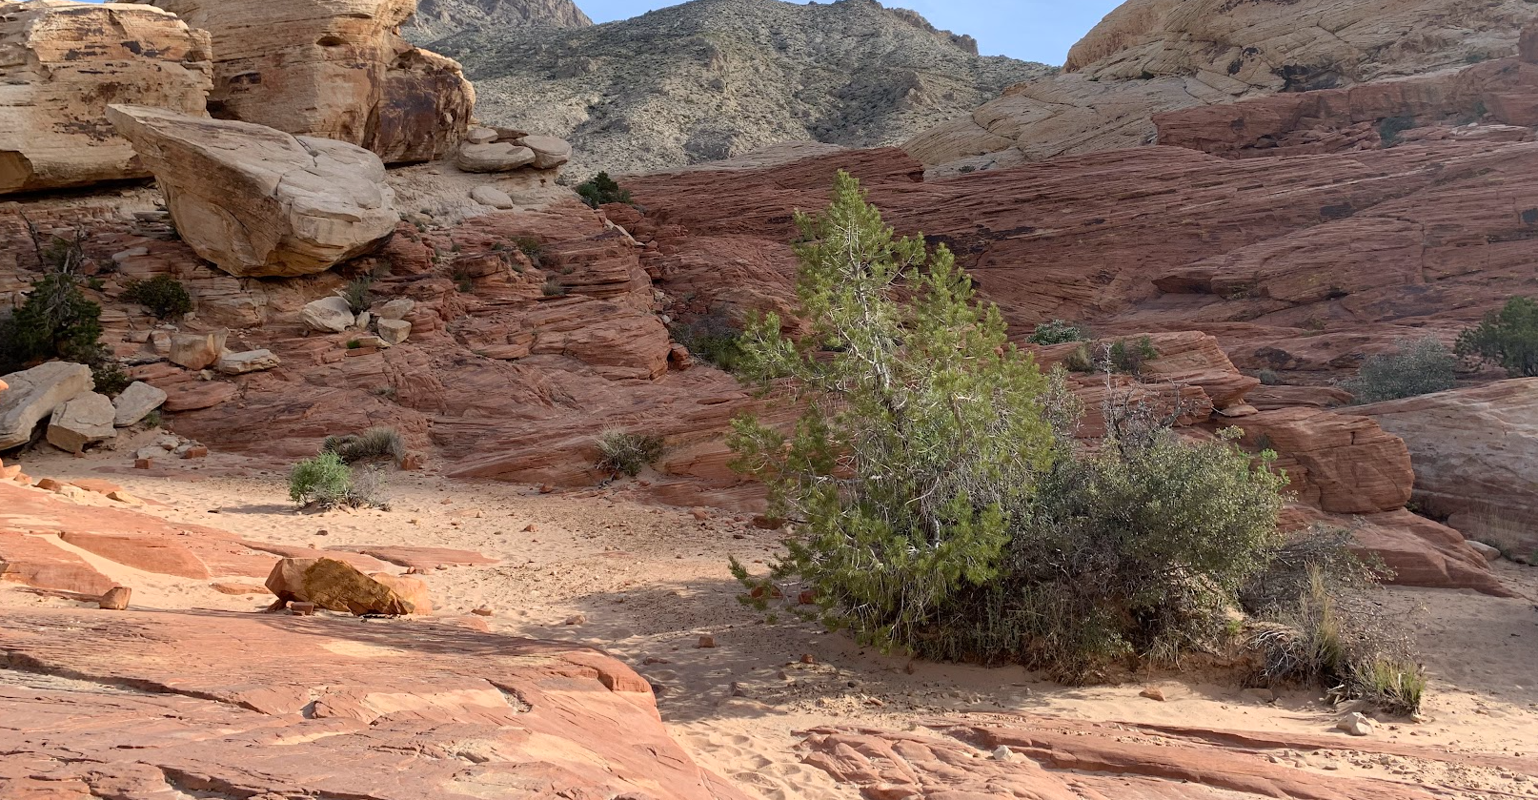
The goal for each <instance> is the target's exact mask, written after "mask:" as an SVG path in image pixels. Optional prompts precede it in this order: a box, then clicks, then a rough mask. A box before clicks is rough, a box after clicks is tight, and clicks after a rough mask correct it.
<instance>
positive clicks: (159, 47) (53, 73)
mask: <svg viewBox="0 0 1538 800" xmlns="http://www.w3.org/2000/svg"><path fill="white" fill-rule="evenodd" d="M208 62H209V50H208V35H207V34H206V33H203V32H202V31H197V30H191V29H189V28H188V27H187V24H186V23H185V22H183V21H181V20H179V19H177V18H176V17H175V16H173V15H171V14H168V13H166V12H164V11H161V10H159V9H156V8H149V7H146V6H141V5H131V4H124V3H104V4H100V5H93V4H89V3H77V2H64V0H32V1H31V2H26V3H16V2H0V71H3V73H4V75H5V79H4V80H3V81H0V108H3V109H5V112H4V113H3V114H0V195H3V194H7V193H10V192H32V191H37V190H41V189H56V188H62V187H69V186H84V185H87V184H92V183H99V182H102V181H117V180H124V179H128V178H143V177H146V176H148V175H149V171H148V170H147V169H146V168H145V166H144V165H143V164H142V163H140V162H139V160H138V159H137V158H135V156H134V150H133V147H132V146H131V145H129V143H128V142H127V141H126V140H124V139H123V138H122V137H120V136H118V135H117V133H116V131H114V130H113V128H112V125H111V124H110V123H109V122H107V105H108V104H110V103H131V104H136V105H146V106H159V107H162V108H169V109H172V110H175V111H179V112H182V113H184V114H193V115H202V114H203V113H204V104H205V102H206V98H207V94H208V90H209V88H210V87H211V86H212V79H211V76H210V72H211V68H210V65H209V63H208Z"/></svg>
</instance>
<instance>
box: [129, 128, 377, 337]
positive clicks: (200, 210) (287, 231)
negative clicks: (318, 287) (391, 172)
mask: <svg viewBox="0 0 1538 800" xmlns="http://www.w3.org/2000/svg"><path fill="white" fill-rule="evenodd" d="M107 113H108V116H109V117H110V119H111V120H112V123H113V124H114V125H115V126H116V127H117V129H118V131H119V132H120V133H121V134H122V135H123V136H124V137H126V138H127V139H129V140H130V141H132V142H133V143H134V147H135V149H136V150H138V152H139V154H140V157H141V158H142V159H143V161H144V163H145V164H146V165H147V166H148V167H149V168H150V170H151V171H152V172H154V174H155V178H156V180H157V181H159V184H160V190H161V192H162V193H163V194H164V195H165V198H166V207H167V208H169V209H170V211H171V218H172V219H173V220H174V221H175V222H176V229H177V231H178V232H179V233H180V234H181V235H182V238H183V239H185V240H186V241H187V243H188V244H189V245H191V246H192V248H193V250H195V251H197V253H198V255H199V256H202V257H203V258H205V259H207V260H208V261H211V262H213V263H214V264H216V265H217V266H218V267H219V268H220V269H223V270H224V271H226V272H229V273H230V274H232V275H237V276H242V277H272V276H294V275H308V274H311V273H315V272H322V271H324V270H327V269H330V268H331V267H332V266H334V265H336V264H338V263H340V262H342V261H345V260H347V259H350V258H356V257H357V256H360V255H362V254H364V253H367V252H369V251H371V250H373V249H374V248H375V247H377V246H378V245H379V244H380V242H381V241H383V240H384V239H385V238H387V237H388V236H389V235H390V234H391V233H392V232H394V230H395V225H396V223H397V222H398V221H399V219H400V218H399V216H398V214H397V212H396V211H395V206H394V199H395V193H394V192H393V191H392V190H391V189H390V187H389V186H387V185H386V184H385V181H384V177H385V171H384V165H383V164H381V163H380V161H379V157H378V156H376V155H374V154H373V153H370V152H368V151H367V150H364V149H362V148H359V147H356V146H354V145H350V144H347V143H345V142H338V141H333V140H330V139H318V138H314V137H309V136H301V137H295V136H290V135H289V134H287V133H283V132H281V131H277V130H273V129H272V128H267V127H263V126H261V125H254V124H251V123H246V122H231V121H227V120H211V119H199V118H195V117H189V116H185V115H181V114H175V113H172V112H168V111H163V110H160V109H153V108H147V107H144V106H112V107H110V108H109V109H108V111H107ZM217 355H218V354H217V353H215V354H214V358H217ZM211 361H212V359H210V363H211Z"/></svg>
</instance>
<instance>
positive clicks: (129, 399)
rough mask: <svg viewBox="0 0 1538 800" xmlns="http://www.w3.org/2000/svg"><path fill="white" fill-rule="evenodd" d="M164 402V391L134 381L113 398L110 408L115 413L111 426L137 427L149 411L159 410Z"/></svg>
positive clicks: (142, 382)
mask: <svg viewBox="0 0 1538 800" xmlns="http://www.w3.org/2000/svg"><path fill="white" fill-rule="evenodd" d="M165 402H166V393H165V392H164V391H162V390H160V389H157V388H155V387H153V386H151V385H149V384H147V383H145V382H144V381H134V382H133V383H130V384H128V388H127V389H124V390H123V391H122V392H121V393H120V394H118V396H117V397H115V398H113V400H112V407H113V409H114V410H115V411H114V414H113V419H112V424H113V425H116V426H117V427H119V428H127V427H128V426H130V425H137V424H139V423H140V422H142V421H143V420H144V418H145V417H147V416H149V415H150V412H151V411H154V410H155V409H157V408H160V407H161V406H162V405H164V404H165Z"/></svg>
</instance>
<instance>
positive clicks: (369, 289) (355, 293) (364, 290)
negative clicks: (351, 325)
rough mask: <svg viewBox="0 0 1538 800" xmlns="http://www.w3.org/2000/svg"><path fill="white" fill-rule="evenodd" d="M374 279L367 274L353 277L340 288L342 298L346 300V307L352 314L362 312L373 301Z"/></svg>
mask: <svg viewBox="0 0 1538 800" xmlns="http://www.w3.org/2000/svg"><path fill="white" fill-rule="evenodd" d="M373 285H374V279H373V278H372V277H370V276H368V275H363V276H361V277H357V278H353V279H352V280H350V281H348V282H347V286H346V288H344V289H343V290H342V298H343V299H345V300H346V301H347V307H348V308H350V309H352V313H354V314H362V313H363V312H365V311H367V310H368V307H369V306H370V305H372V304H373V302H374V292H373Z"/></svg>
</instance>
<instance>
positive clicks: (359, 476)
mask: <svg viewBox="0 0 1538 800" xmlns="http://www.w3.org/2000/svg"><path fill="white" fill-rule="evenodd" d="M288 497H289V499H290V500H293V501H294V502H295V503H298V504H300V505H308V504H311V503H313V504H315V505H318V506H320V507H321V508H340V507H343V506H347V507H349V508H362V507H364V506H370V507H373V508H382V509H386V510H388V509H389V503H388V502H387V501H386V500H385V497H384V475H383V473H382V472H380V471H379V470H378V469H376V468H372V467H371V468H368V469H364V470H362V471H361V472H354V471H353V469H352V468H351V467H349V466H347V464H346V463H344V462H343V461H342V459H341V457H339V456H338V455H337V454H336V453H333V452H323V453H321V454H320V455H318V456H316V457H314V458H311V459H307V460H304V461H301V462H299V463H298V464H295V465H294V468H293V469H292V470H290V471H289V474H288Z"/></svg>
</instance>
